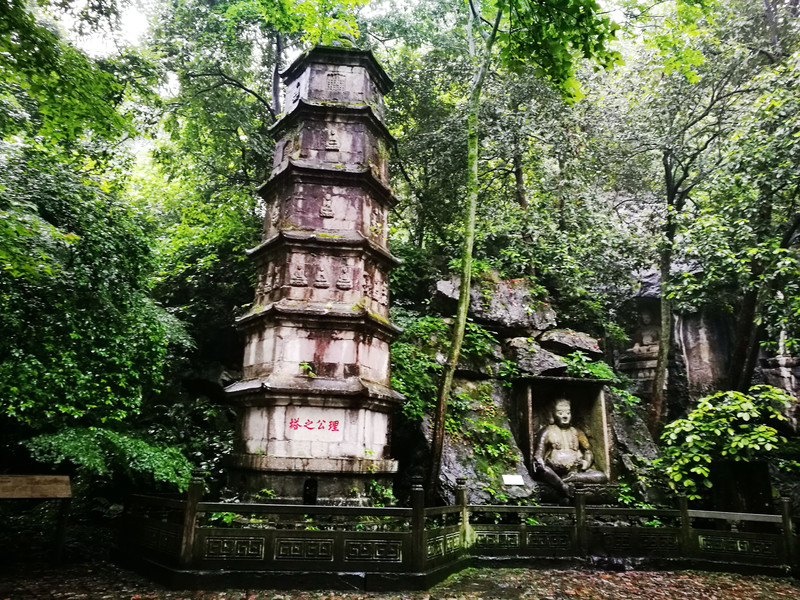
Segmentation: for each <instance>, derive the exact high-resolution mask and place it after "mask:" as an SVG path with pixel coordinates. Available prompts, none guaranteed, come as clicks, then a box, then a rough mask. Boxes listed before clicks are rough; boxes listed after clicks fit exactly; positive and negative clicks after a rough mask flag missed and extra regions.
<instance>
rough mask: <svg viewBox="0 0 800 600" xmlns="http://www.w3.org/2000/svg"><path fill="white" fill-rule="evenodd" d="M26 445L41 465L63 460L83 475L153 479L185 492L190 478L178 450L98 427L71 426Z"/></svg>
mask: <svg viewBox="0 0 800 600" xmlns="http://www.w3.org/2000/svg"><path fill="white" fill-rule="evenodd" d="M25 446H26V447H27V448H28V449H29V450H30V451H31V454H32V456H33V457H34V458H35V459H37V460H39V461H41V462H44V463H48V464H51V465H60V464H62V463H64V462H65V461H66V462H69V463H71V464H72V465H74V466H75V467H77V468H78V470H79V471H81V472H83V473H84V474H90V475H95V476H100V477H111V476H113V475H116V476H123V477H127V478H128V479H129V480H131V481H137V480H139V481H142V480H143V479H144V480H146V479H147V478H152V481H156V482H166V483H171V484H174V485H176V486H177V487H178V489H180V490H184V489H186V487H187V486H188V484H189V478H190V475H191V464H190V463H189V461H187V460H186V457H185V456H184V455H183V454H182V453H181V452H180V450H178V449H177V448H174V447H161V446H158V445H155V444H152V443H151V442H150V441H148V440H146V439H143V438H141V437H137V436H134V435H130V434H126V433H120V432H117V431H113V430H111V429H106V428H101V427H72V428H69V429H64V430H62V431H59V432H57V433H51V434H43V435H39V436H36V437H33V438H31V439H29V440H27V441H26V442H25Z"/></svg>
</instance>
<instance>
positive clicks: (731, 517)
mask: <svg viewBox="0 0 800 600" xmlns="http://www.w3.org/2000/svg"><path fill="white" fill-rule="evenodd" d="M689 516H690V517H692V518H694V519H697V518H704V519H724V520H725V521H752V522H759V523H781V522H782V521H783V518H782V517H781V515H764V514H758V513H735V512H721V511H715V510H690V511H689Z"/></svg>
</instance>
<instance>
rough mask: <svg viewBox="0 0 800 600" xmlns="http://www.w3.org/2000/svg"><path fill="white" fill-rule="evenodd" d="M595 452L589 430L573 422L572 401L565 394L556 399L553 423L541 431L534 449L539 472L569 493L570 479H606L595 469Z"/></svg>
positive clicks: (598, 480) (594, 480)
mask: <svg viewBox="0 0 800 600" xmlns="http://www.w3.org/2000/svg"><path fill="white" fill-rule="evenodd" d="M593 461H594V455H593V454H592V449H591V447H590V445H589V439H588V438H587V437H586V434H585V433H584V432H583V431H581V430H580V429H578V428H577V427H574V426H573V425H572V405H571V403H570V401H569V400H567V399H566V398H561V399H559V400H556V403H555V406H554V409H553V424H552V425H548V426H547V427H544V428H543V429H541V430H540V431H539V434H538V442H537V444H536V450H535V452H534V464H535V466H536V472H537V474H538V475H539V476H540V478H541V479H543V480H544V481H546V482H547V483H550V484H551V485H553V486H554V487H556V488H558V489H561V491H562V492H564V493H566V494H570V492H571V490H569V488H568V485H567V484H570V483H605V482H606V481H607V477H606V475H605V473H603V472H602V471H598V470H597V469H592V468H591V467H592V463H593Z"/></svg>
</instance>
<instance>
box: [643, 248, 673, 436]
mask: <svg viewBox="0 0 800 600" xmlns="http://www.w3.org/2000/svg"><path fill="white" fill-rule="evenodd" d="M660 254H661V255H660V257H659V272H660V275H661V301H660V313H661V333H660V336H659V342H658V359H657V361H656V376H655V378H654V379H653V389H652V391H651V393H650V414H649V416H648V420H647V427H648V429H649V430H650V433H651V434H652V435H653V437H654V438H658V435H659V433H660V431H661V422H662V419H663V418H664V404H665V402H664V398H665V388H666V385H667V372H668V366H669V349H670V346H671V345H672V302H671V301H670V299H669V297H668V296H667V283H668V281H669V273H670V269H671V267H672V240H671V239H669V236H668V237H667V244H666V245H665V247H664V249H663V250H662V251H661V253H660Z"/></svg>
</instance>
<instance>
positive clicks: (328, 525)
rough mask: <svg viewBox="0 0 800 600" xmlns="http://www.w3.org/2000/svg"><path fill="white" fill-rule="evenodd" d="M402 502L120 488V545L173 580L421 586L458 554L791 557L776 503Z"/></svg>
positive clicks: (131, 558)
mask: <svg viewBox="0 0 800 600" xmlns="http://www.w3.org/2000/svg"><path fill="white" fill-rule="evenodd" d="M460 483H461V485H460V487H459V489H458V492H457V496H456V504H455V505H453V506H444V507H433V508H426V507H425V505H424V497H425V494H424V490H423V489H422V486H421V485H420V484H419V483H415V484H414V485H413V487H412V498H411V507H410V508H395V507H391V508H375V507H358V506H322V505H282V504H244V503H219V502H202V501H201V496H202V490H203V482H202V480H199V479H195V480H193V481H192V484H191V486H190V489H189V492H188V494H187V498H186V499H181V500H176V499H166V498H160V497H155V496H133V497H132V498H131V499H130V502H129V503H128V505H127V507H126V511H125V516H124V526H123V528H122V531H121V538H120V544H119V554H120V556H121V558H123V559H125V561H126V562H128V563H129V564H132V566H134V567H136V568H138V569H140V570H144V571H145V572H148V573H149V574H150V575H151V576H153V577H154V578H156V579H160V580H162V581H163V582H164V583H166V584H167V585H169V586H171V587H176V588H203V587H206V588H213V587H241V586H248V585H257V586H260V587H283V588H304V587H305V588H310V587H348V588H350V587H359V588H364V589H422V588H426V587H429V586H430V585H432V584H433V583H435V582H437V581H438V580H440V579H442V578H443V577H445V576H447V575H448V574H450V573H452V572H453V571H456V570H459V569H462V568H464V567H465V566H468V565H476V564H481V563H482V562H487V561H491V563H490V564H492V565H504V564H515V565H519V564H523V565H528V566H540V565H546V564H548V563H552V562H553V561H554V560H557V561H559V562H563V561H569V562H577V563H580V564H599V565H603V564H604V562H612V563H613V562H618V561H620V560H624V561H628V562H629V563H630V564H631V565H633V566H638V565H641V566H644V565H650V566H659V567H672V568H707V569H715V570H730V569H734V570H757V571H765V572H771V573H789V572H791V571H792V570H793V569H794V567H795V565H796V563H797V539H796V537H795V535H794V531H793V524H792V517H791V514H790V510H789V506H790V505H789V502H788V501H787V500H782V501H781V503H780V514H750V513H730V512H716V511H703V510H691V509H689V508H688V504H687V502H686V500H685V498H682V499H680V502H679V506H678V508H676V509H632V508H617V507H605V506H591V505H587V504H586V502H585V495H584V494H582V493H581V492H580V490H579V491H578V492H577V493H576V495H575V499H574V503H573V504H572V505H571V506H486V505H474V506H473V505H468V504H467V502H466V488H465V486H464V485H463V484H464V483H466V482H465V481H461V482H460Z"/></svg>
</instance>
